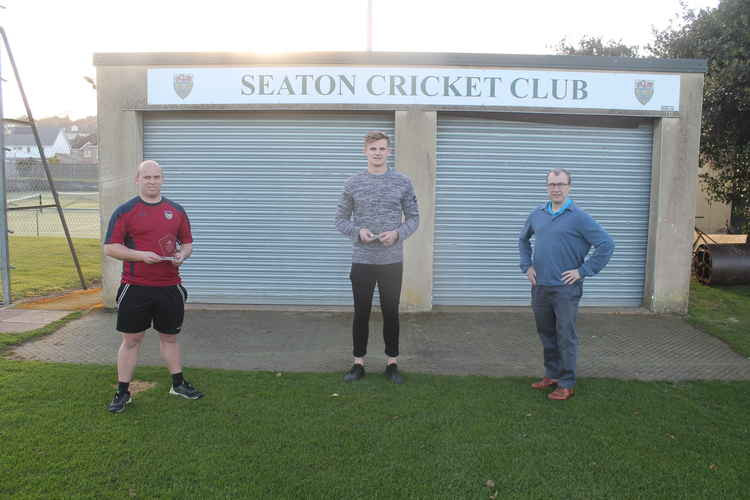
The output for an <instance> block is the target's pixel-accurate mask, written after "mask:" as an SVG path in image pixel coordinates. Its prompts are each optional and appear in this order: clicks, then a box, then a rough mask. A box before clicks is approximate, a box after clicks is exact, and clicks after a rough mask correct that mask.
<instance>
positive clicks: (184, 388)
mask: <svg viewBox="0 0 750 500" xmlns="http://www.w3.org/2000/svg"><path fill="white" fill-rule="evenodd" d="M169 393H170V394H172V395H174V396H182V397H183V398H185V399H200V398H202V397H203V393H202V392H199V391H198V390H197V389H196V388H195V387H193V385H192V384H191V383H190V382H188V381H187V380H183V381H182V383H181V384H180V385H173V386H172V387H170V388H169Z"/></svg>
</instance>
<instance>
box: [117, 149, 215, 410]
mask: <svg viewBox="0 0 750 500" xmlns="http://www.w3.org/2000/svg"><path fill="white" fill-rule="evenodd" d="M135 182H136V184H137V185H138V193H139V195H138V196H136V197H135V198H133V199H131V200H130V201H128V202H126V203H124V204H122V205H120V206H119V207H118V208H117V210H115V212H114V213H113V214H112V218H111V219H110V221H109V226H108V227H107V236H106V238H105V239H104V253H105V255H107V256H109V257H114V258H115V259H119V260H121V261H122V281H121V283H120V288H119V289H118V290H117V297H116V300H117V331H119V332H120V333H121V334H122V344H121V345H120V349H119V351H118V353H117V381H118V388H117V392H116V393H115V396H114V398H113V399H112V402H111V403H110V404H109V407H108V410H109V411H111V412H113V413H119V412H121V411H123V410H124V409H125V405H126V404H128V403H130V402H132V398H131V396H130V390H129V388H130V381H131V380H132V378H133V371H134V370H135V365H136V363H137V362H138V352H139V350H140V347H141V342H142V341H143V336H144V334H145V333H146V330H147V329H148V328H150V327H151V326H153V327H154V330H156V331H157V332H159V349H160V352H161V356H162V358H163V359H164V361H165V362H166V363H167V368H169V372H170V373H171V374H172V384H171V387H170V390H169V393H170V394H173V395H176V396H182V397H184V398H187V399H199V398H201V397H203V394H202V393H200V392H198V391H197V390H196V389H195V387H193V386H192V385H191V384H190V382H188V381H187V380H185V379H184V378H183V376H182V360H181V355H180V345H179V344H178V343H177V334H178V333H180V329H181V328H182V320H183V317H184V316H185V300H186V299H187V290H185V287H183V286H182V282H181V280H180V273H179V268H180V265H182V263H183V262H185V259H187V258H188V257H190V254H191V253H192V252H193V236H192V234H191V232H190V220H189V219H188V216H187V213H186V212H185V209H183V208H182V207H181V206H180V205H178V204H177V203H175V202H173V201H171V200H168V199H166V198H164V197H163V196H162V195H161V185H162V183H163V182H164V174H163V173H162V170H161V167H160V166H159V164H158V163H156V162H155V161H153V160H146V161H144V162H143V163H141V164H140V165H139V166H138V171H137V173H136V176H135Z"/></svg>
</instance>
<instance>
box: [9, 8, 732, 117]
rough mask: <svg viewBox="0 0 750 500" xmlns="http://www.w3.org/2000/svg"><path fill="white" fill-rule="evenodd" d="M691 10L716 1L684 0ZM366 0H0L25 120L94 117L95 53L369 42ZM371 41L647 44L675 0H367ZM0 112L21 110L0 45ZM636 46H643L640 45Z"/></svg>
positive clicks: (544, 48) (465, 45)
mask: <svg viewBox="0 0 750 500" xmlns="http://www.w3.org/2000/svg"><path fill="white" fill-rule="evenodd" d="M685 3H686V4H687V6H688V7H690V8H693V9H701V8H706V7H710V8H715V7H716V6H717V5H718V3H719V0H686V1H685ZM367 4H368V0H280V1H272V0H210V1H209V0H203V1H197V0H128V1H113V0H67V1H64V0H0V6H2V7H4V9H3V8H0V26H2V27H3V28H4V29H5V32H6V34H7V36H8V41H9V43H10V47H11V51H12V53H13V56H14V58H15V61H16V64H17V65H18V68H19V72H20V74H21V79H22V83H23V85H24V90H25V91H26V94H27V97H28V99H29V103H30V105H31V110H32V113H33V115H34V117H35V118H44V117H47V116H65V115H67V116H70V117H71V118H74V119H76V118H81V117H84V116H89V115H95V114H96V91H95V90H94V89H93V88H92V86H91V85H90V84H89V83H87V82H86V81H85V80H84V76H89V77H92V78H95V76H96V68H95V67H94V66H93V62H92V60H93V54H94V53H107V52H216V51H222V52H223V51H229V52H258V53H270V54H273V53H280V52H307V51H364V50H367ZM372 4H373V14H372V19H373V35H372V50H374V51H397V52H470V53H494V54H554V53H555V50H554V47H556V46H557V45H558V44H559V42H560V40H561V39H563V38H566V39H567V40H568V42H570V43H573V44H575V43H576V42H578V40H580V39H581V37H583V36H600V37H602V38H603V39H604V40H610V39H612V40H618V41H619V40H622V42H623V43H625V44H627V45H638V46H640V47H645V46H646V45H647V44H648V43H650V42H652V41H653V34H652V27H655V28H657V29H660V30H661V29H664V28H667V27H668V26H669V25H670V22H676V21H678V19H677V14H678V13H680V12H681V7H680V0H627V1H626V0H568V1H559V0H557V1H556V0H535V1H526V2H519V1H517V0H513V1H510V0H470V1H458V0H451V1H449V0H372ZM0 49H1V50H2V59H0V64H1V66H0V72H1V73H2V77H3V78H4V79H5V81H4V82H3V84H2V94H3V115H4V116H5V117H18V116H21V115H24V114H25V111H24V107H23V102H22V100H21V97H20V94H19V93H18V90H17V85H16V82H15V78H14V76H13V73H12V69H11V66H10V64H9V61H8V57H7V51H6V50H5V47H1V48H0ZM642 52H645V51H642Z"/></svg>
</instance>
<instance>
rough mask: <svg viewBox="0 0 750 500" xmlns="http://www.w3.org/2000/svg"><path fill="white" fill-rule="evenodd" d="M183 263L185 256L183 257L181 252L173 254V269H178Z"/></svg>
mask: <svg viewBox="0 0 750 500" xmlns="http://www.w3.org/2000/svg"><path fill="white" fill-rule="evenodd" d="M183 262H185V255H183V253H182V251H180V250H177V251H176V252H175V253H174V260H173V261H172V265H173V266H175V267H180V266H181V265H182V263H183Z"/></svg>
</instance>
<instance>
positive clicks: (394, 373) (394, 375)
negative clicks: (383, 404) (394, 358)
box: [385, 363, 404, 384]
mask: <svg viewBox="0 0 750 500" xmlns="http://www.w3.org/2000/svg"><path fill="white" fill-rule="evenodd" d="M385 378H387V379H388V380H390V381H391V382H393V383H394V384H403V383H404V377H402V376H401V372H399V371H398V366H397V365H396V363H391V364H390V365H387V366H386V367H385Z"/></svg>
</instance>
